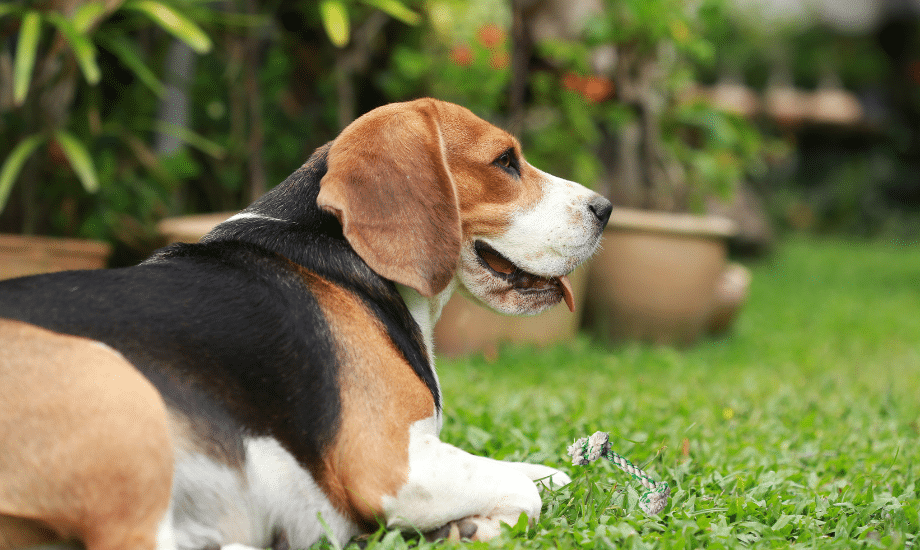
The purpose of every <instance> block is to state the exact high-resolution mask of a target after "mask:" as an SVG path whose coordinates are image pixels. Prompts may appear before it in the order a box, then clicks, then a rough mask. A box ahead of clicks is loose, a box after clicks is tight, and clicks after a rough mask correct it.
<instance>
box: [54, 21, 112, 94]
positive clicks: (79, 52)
mask: <svg viewBox="0 0 920 550" xmlns="http://www.w3.org/2000/svg"><path fill="white" fill-rule="evenodd" d="M48 21H50V22H51V23H52V24H54V26H55V27H57V28H58V30H59V31H61V34H63V35H64V37H65V38H67V42H69V43H70V49H71V50H73V55H74V57H75V58H76V59H77V64H78V65H80V71H81V72H82V73H83V76H84V77H85V78H86V81H87V82H89V83H90V84H98V83H99V80H100V79H101V78H102V71H101V70H99V64H98V63H96V46H94V45H93V43H92V42H90V40H89V38H87V37H86V35H84V34H83V33H81V32H80V31H78V30H77V28H76V27H75V26H74V24H73V22H71V21H68V20H67V19H65V18H64V16H63V15H61V14H59V13H49V14H48Z"/></svg>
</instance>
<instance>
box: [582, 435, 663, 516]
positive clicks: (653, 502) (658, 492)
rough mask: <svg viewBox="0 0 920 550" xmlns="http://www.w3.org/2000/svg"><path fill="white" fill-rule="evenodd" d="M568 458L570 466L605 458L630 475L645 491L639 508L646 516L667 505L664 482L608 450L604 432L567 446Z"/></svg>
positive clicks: (657, 511)
mask: <svg viewBox="0 0 920 550" xmlns="http://www.w3.org/2000/svg"><path fill="white" fill-rule="evenodd" d="M569 456H571V457H572V464H573V465H575V466H584V465H586V464H589V463H591V462H594V461H595V460H597V459H598V458H601V457H603V458H606V459H607V460H609V461H610V462H613V463H614V464H616V466H617V467H618V468H619V469H621V470H623V471H624V472H626V473H627V474H629V475H631V476H632V477H633V479H635V480H637V481H638V482H639V483H641V484H642V486H643V487H645V488H646V489H647V490H646V491H645V492H644V493H642V496H641V497H640V498H639V508H641V509H642V511H643V512H645V513H646V514H650V515H652V514H657V513H659V512H661V511H662V510H664V507H665V506H667V505H668V497H669V496H670V495H671V488H670V487H668V484H667V483H665V482H664V481H655V480H654V479H652V478H651V477H649V475H648V474H647V473H645V472H644V471H642V470H641V469H639V468H637V467H635V466H634V465H633V463H632V462H630V461H629V460H627V459H626V457H623V456H621V455H618V454H617V453H615V452H613V451H611V450H610V436H609V435H607V433H606V432H594V435H592V436H591V437H582V438H581V439H577V440H575V443H572V444H571V445H570V446H569Z"/></svg>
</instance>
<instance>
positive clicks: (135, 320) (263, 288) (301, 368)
mask: <svg viewBox="0 0 920 550" xmlns="http://www.w3.org/2000/svg"><path fill="white" fill-rule="evenodd" d="M328 148H329V145H328V144H327V145H326V146H324V147H321V148H320V149H318V150H317V151H316V152H315V153H314V154H313V156H312V157H311V159H310V161H308V162H307V164H305V165H304V166H303V167H302V168H301V169H300V170H298V171H297V172H295V173H294V174H292V175H291V176H290V177H289V178H288V179H287V180H285V182H283V183H282V184H280V185H279V186H278V187H276V188H275V189H274V190H272V191H271V192H269V193H268V194H266V195H265V196H264V197H262V198H261V199H259V200H258V201H256V202H255V203H254V204H253V205H251V206H250V207H249V208H248V209H247V210H246V212H253V213H258V214H260V215H262V216H267V217H270V218H276V219H277V220H283V221H273V220H270V219H263V218H244V219H240V220H237V221H232V222H229V223H225V224H222V225H220V226H218V228H216V229H215V230H214V231H213V232H212V233H211V234H209V235H208V236H207V237H206V238H205V239H203V240H202V242H201V243H199V244H177V245H172V246H169V247H166V248H164V249H161V250H159V251H157V252H156V253H155V254H154V255H153V256H151V258H150V259H149V260H147V261H146V262H144V263H142V264H140V265H138V266H135V267H130V268H124V269H115V270H100V271H91V272H83V271H73V272H64V273H56V274H49V275H39V276H34V277H26V278H21V279H13V280H10V281H3V282H0V317H5V318H10V319H17V320H21V321H25V322H29V323H32V324H35V325H38V326H42V327H45V328H48V329H51V330H54V331H56V332H61V333H66V334H74V335H79V336H85V337H88V338H92V339H95V340H99V341H101V342H105V343H106V344H108V345H110V346H112V347H113V348H115V349H117V350H119V351H120V352H121V353H122V354H123V355H124V356H125V357H126V358H128V359H129V360H130V361H131V362H132V363H133V364H134V365H136V366H137V367H138V369H139V370H140V371H141V372H142V373H143V374H144V375H145V376H147V377H148V378H149V379H150V380H151V382H153V384H154V385H155V386H156V387H157V388H158V389H159V390H160V392H161V393H162V394H163V396H164V399H165V400H166V401H167V403H168V404H169V405H170V406H171V407H174V408H176V409H178V410H180V411H182V412H183V413H184V414H186V415H187V416H188V417H189V418H190V420H191V421H192V424H193V426H195V427H196V432H198V434H199V435H200V436H204V437H207V439H208V441H209V442H210V443H211V444H212V445H213V448H214V449H217V450H218V451H219V452H220V453H221V454H222V455H224V456H225V457H226V459H227V460H228V461H229V462H234V463H236V462H238V461H239V462H241V460H242V458H243V456H242V453H243V452H244V451H243V446H242V438H243V437H244V436H246V435H271V436H274V437H275V438H277V439H278V440H279V441H280V442H281V443H282V444H283V445H284V446H285V447H286V448H287V449H288V450H289V451H290V452H291V453H292V454H293V455H294V456H296V457H297V458H298V460H300V461H301V462H302V463H303V464H304V465H305V466H307V467H308V468H309V469H310V470H311V471H312V472H313V473H314V474H316V473H318V470H317V468H319V465H320V461H321V459H322V453H323V449H324V447H325V445H326V444H328V443H329V442H331V440H332V438H333V437H334V435H335V433H336V430H337V428H338V422H339V420H340V418H339V417H340V405H341V403H340V399H339V391H338V387H337V378H336V376H337V372H338V370H339V365H338V363H337V359H336V356H335V351H334V349H335V347H334V343H333V342H334V340H333V335H332V334H330V332H329V324H328V322H327V321H326V319H325V317H324V314H323V312H322V310H321V309H320V307H319V305H318V303H317V301H316V299H315V297H314V296H313V295H312V294H311V292H310V290H309V288H307V286H306V285H305V284H304V282H303V279H302V277H301V275H300V272H299V268H298V266H297V265H294V264H299V265H300V266H303V267H304V268H306V269H307V270H309V271H312V272H314V273H316V274H317V275H319V276H321V277H323V278H325V279H328V280H330V281H331V282H333V283H334V284H339V285H342V286H343V287H346V288H347V289H348V290H350V291H351V292H353V293H355V294H356V295H358V296H360V297H361V298H362V299H363V301H364V302H365V303H366V304H367V306H368V307H369V308H370V310H371V311H372V312H373V313H374V314H375V315H377V316H378V317H379V318H380V319H381V321H382V322H383V324H384V326H386V328H387V331H388V333H389V335H390V337H391V338H392V339H393V341H394V343H395V344H396V345H397V346H398V348H399V349H400V350H401V351H402V353H403V355H404V356H405V358H406V360H407V361H408V362H409V364H411V365H412V367H413V369H414V370H415V372H416V373H417V374H418V376H419V377H420V378H421V379H422V380H423V381H424V382H425V384H426V385H427V386H428V388H429V389H430V390H431V392H432V395H433V396H434V400H435V403H436V406H437V407H438V408H439V409H440V396H439V395H438V391H437V384H436V382H435V378H434V373H433V372H432V369H431V367H430V365H429V363H428V356H427V351H426V349H425V346H424V344H423V342H422V337H421V332H420V329H419V327H418V325H417V324H416V323H415V321H414V320H413V319H412V316H411V314H410V313H409V311H408V309H407V308H406V306H405V303H404V302H403V301H402V298H401V297H400V295H399V293H398V291H397V290H396V287H395V285H394V284H393V283H392V282H390V281H387V280H385V279H383V278H381V277H379V276H378V275H377V274H376V273H374V272H373V271H371V270H370V269H369V268H368V267H367V265H366V264H365V263H364V262H363V261H362V260H361V258H360V257H358V256H357V254H355V252H354V251H353V250H352V249H351V248H350V247H349V246H348V243H347V242H346V241H345V239H344V238H343V236H342V229H341V227H340V226H339V224H338V221H337V220H336V219H335V217H334V216H332V215H329V214H326V213H324V212H322V211H321V210H320V209H319V208H318V207H317V206H316V196H317V193H318V191H319V181H320V179H321V178H322V176H323V174H324V173H325V171H326V153H327V151H328Z"/></svg>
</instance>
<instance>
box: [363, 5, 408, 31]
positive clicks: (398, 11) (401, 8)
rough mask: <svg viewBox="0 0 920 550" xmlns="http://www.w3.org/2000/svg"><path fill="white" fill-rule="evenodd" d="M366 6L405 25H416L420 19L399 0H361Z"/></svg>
mask: <svg viewBox="0 0 920 550" xmlns="http://www.w3.org/2000/svg"><path fill="white" fill-rule="evenodd" d="M362 1H363V2H364V3H365V4H367V5H368V6H372V7H375V8H377V9H378V10H380V11H382V12H383V13H385V14H387V15H389V16H390V17H392V18H393V19H398V20H400V21H402V22H403V23H405V24H407V25H418V24H419V22H420V21H421V17H419V15H418V14H417V13H415V12H414V11H412V10H410V9H409V8H408V7H406V5H405V4H403V3H402V2H400V1H399V0H362Z"/></svg>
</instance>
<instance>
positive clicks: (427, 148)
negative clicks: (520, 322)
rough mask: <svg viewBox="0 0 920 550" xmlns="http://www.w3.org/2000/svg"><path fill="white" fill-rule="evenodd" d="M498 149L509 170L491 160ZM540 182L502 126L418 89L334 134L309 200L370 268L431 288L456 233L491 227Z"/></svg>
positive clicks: (453, 258)
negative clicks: (511, 154) (508, 158)
mask: <svg viewBox="0 0 920 550" xmlns="http://www.w3.org/2000/svg"><path fill="white" fill-rule="evenodd" d="M508 149H513V150H514V151H515V154H516V155H517V157H518V159H520V161H521V178H520V179H519V180H518V179H516V178H513V177H512V176H510V175H509V174H507V173H505V172H503V171H502V170H501V169H499V168H497V167H496V166H494V165H493V164H492V163H493V162H494V161H495V160H496V159H497V158H498V157H499V156H500V155H501V154H502V153H503V152H505V151H507V150H508ZM541 183H542V177H541V176H540V174H539V173H538V172H537V171H536V170H534V169H533V168H532V167H530V165H528V164H527V163H525V162H524V161H523V156H522V155H521V147H520V144H519V143H518V142H517V140H516V139H515V138H514V137H513V136H512V135H511V134H509V133H508V132H505V131H504V130H502V129H500V128H496V127H495V126H493V125H491V124H489V123H488V122H486V121H484V120H482V119H480V118H478V117H476V116H475V115H474V114H473V113H472V112H470V111H469V110H467V109H464V108H463V107H460V106H458V105H454V104H451V103H443V102H440V101H436V100H433V99H420V100H416V101H412V102H408V103H395V104H392V105H387V106H384V107H381V108H379V109H375V110H374V111H371V112H370V113H367V114H365V115H364V116H362V117H361V118H359V119H358V120H356V121H355V122H354V123H352V124H351V125H350V126H349V127H348V128H346V129H345V130H344V131H343V132H342V133H341V134H340V135H339V137H338V138H336V140H335V141H334V142H333V144H332V148H331V149H330V150H329V170H328V172H327V173H326V175H325V176H324V177H323V180H322V182H321V188H320V193H319V197H318V199H317V203H318V204H319V205H320V206H321V207H322V208H324V209H326V210H328V211H330V212H332V213H334V214H335V215H336V217H338V219H339V221H340V222H341V223H342V226H343V230H344V234H345V237H346V238H347V239H348V242H349V244H351V246H352V248H354V249H355V251H356V252H357V253H358V255H360V256H361V258H362V259H364V261H365V262H367V264H368V265H369V266H370V267H371V269H373V270H374V271H376V272H377V273H379V274H380V275H382V276H384V277H386V278H387V279H390V280H393V281H396V282H398V283H401V284H403V285H406V286H409V287H412V288H414V289H415V290H417V291H419V293H421V294H422V295H423V296H426V297H431V296H433V295H434V294H437V293H438V292H440V291H441V290H443V289H444V288H445V287H446V286H447V284H448V283H449V282H450V280H451V279H452V278H453V276H454V272H455V271H456V269H457V263H458V260H459V254H460V246H461V243H462V241H463V238H464V236H466V235H472V234H476V235H484V236H488V235H497V234H499V233H501V232H502V231H503V230H504V229H505V223H506V220H508V219H510V217H511V212H512V210H515V209H526V208H528V207H530V206H533V205H534V204H536V203H537V202H538V201H539V200H540V198H541V197H542V185H541ZM407 237H408V238H411V239H414V242H413V243H412V244H411V245H410V246H405V245H404V244H403V245H401V246H399V247H396V246H394V243H405V241H406V238H407Z"/></svg>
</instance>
